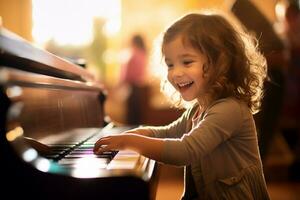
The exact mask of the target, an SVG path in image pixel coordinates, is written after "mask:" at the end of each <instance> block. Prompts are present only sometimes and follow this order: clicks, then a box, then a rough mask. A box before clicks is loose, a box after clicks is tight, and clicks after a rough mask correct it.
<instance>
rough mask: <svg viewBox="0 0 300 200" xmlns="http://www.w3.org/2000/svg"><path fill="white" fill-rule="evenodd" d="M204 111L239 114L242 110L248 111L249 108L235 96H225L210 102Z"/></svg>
mask: <svg viewBox="0 0 300 200" xmlns="http://www.w3.org/2000/svg"><path fill="white" fill-rule="evenodd" d="M205 112H206V113H209V112H222V113H225V114H226V113H228V114H230V115H234V114H236V115H240V114H242V113H244V112H250V109H249V108H248V106H247V104H246V103H245V102H244V101H242V100H239V99H237V98H235V97H226V98H222V99H218V100H216V101H214V102H212V103H211V104H210V105H209V106H208V107H207V109H206V111H205Z"/></svg>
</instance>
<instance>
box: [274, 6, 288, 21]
mask: <svg viewBox="0 0 300 200" xmlns="http://www.w3.org/2000/svg"><path fill="white" fill-rule="evenodd" d="M285 7H286V6H285V5H284V3H282V2H278V3H277V4H276V6H275V13H276V16H277V17H278V19H279V20H280V21H282V20H283V19H284V15H285Z"/></svg>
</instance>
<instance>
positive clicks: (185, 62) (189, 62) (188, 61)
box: [183, 60, 194, 65]
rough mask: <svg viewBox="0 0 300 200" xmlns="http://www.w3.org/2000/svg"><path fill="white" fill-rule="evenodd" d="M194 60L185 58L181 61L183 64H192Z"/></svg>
mask: <svg viewBox="0 0 300 200" xmlns="http://www.w3.org/2000/svg"><path fill="white" fill-rule="evenodd" d="M193 62H194V61H192V60H186V61H183V64H184V65H190V64H192V63H193Z"/></svg>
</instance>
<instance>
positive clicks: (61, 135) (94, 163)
mask: <svg viewBox="0 0 300 200" xmlns="http://www.w3.org/2000/svg"><path fill="white" fill-rule="evenodd" d="M105 96H106V95H105V87H104V86H103V85H102V84H101V83H99V81H97V80H96V79H95V78H94V77H93V75H91V74H90V73H89V72H88V71H87V70H86V69H84V68H82V67H80V66H79V65H76V64H74V63H71V62H70V61H67V60H66V59H63V58H60V57H59V56H56V55H54V54H52V53H50V52H48V51H45V50H42V49H40V48H38V47H36V46H34V45H33V44H31V43H30V42H28V41H26V40H24V39H23V38H21V37H19V36H18V35H16V34H14V33H12V32H10V31H9V30H7V29H5V28H4V27H0V117H1V118H0V130H1V133H0V170H1V171H0V181H1V193H0V195H1V198H3V197H5V196H6V197H9V198H10V199H13V198H14V197H16V198H17V197H23V198H26V199H30V198H36V199H92V198H93V199H94V198H97V199H149V200H151V199H155V191H156V187H157V176H158V175H157V167H156V163H155V162H154V161H153V160H151V159H148V158H146V157H143V156H142V155H139V154H137V153H135V152H131V151H110V152H104V153H103V154H101V155H94V154H93V151H92V148H93V145H94V143H95V142H96V141H97V140H98V139H99V138H100V137H103V136H105V135H107V134H119V133H121V132H122V131H124V130H127V129H129V128H132V127H130V126H116V125H114V124H113V123H108V122H106V121H105V120H104V119H105V112H104V107H103V105H104V102H105Z"/></svg>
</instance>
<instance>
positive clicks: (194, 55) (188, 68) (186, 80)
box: [163, 36, 206, 101]
mask: <svg viewBox="0 0 300 200" xmlns="http://www.w3.org/2000/svg"><path fill="white" fill-rule="evenodd" d="M163 53H164V55H165V62H166V65H167V66H168V80H169V81H170V83H171V84H172V85H173V87H174V88H175V89H176V90H177V91H179V92H180V94H181V96H182V98H183V99H184V100H185V101H192V100H194V99H200V98H201V97H202V95H203V94H204V92H205V91H204V88H205V85H206V81H205V79H204V76H203V65H204V63H206V57H205V56H204V55H203V54H202V53H200V51H197V50H195V49H194V48H192V47H191V46H190V45H185V44H184V43H183V39H182V37H181V36H177V37H176V38H175V39H174V40H172V41H170V42H169V43H166V44H165V45H164V48H163Z"/></svg>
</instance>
